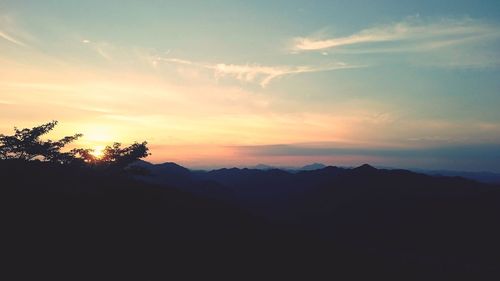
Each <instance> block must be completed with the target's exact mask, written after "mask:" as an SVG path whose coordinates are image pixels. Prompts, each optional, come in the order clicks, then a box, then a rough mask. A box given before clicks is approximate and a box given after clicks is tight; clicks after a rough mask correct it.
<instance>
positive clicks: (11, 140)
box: [0, 121, 150, 168]
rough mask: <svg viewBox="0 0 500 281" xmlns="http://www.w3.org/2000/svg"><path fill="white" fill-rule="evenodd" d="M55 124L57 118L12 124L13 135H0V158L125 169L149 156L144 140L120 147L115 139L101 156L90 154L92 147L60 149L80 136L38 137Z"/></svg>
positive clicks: (51, 128)
mask: <svg viewBox="0 0 500 281" xmlns="http://www.w3.org/2000/svg"><path fill="white" fill-rule="evenodd" d="M57 123H58V122H57V121H51V122H48V123H46V124H43V125H40V126H36V127H33V128H31V129H28V128H24V129H18V128H16V127H14V134H13V135H4V134H0V159H3V160H6V159H17V160H24V161H31V160H40V161H49V162H56V163H61V164H75V163H76V164H84V165H92V166H96V165H99V166H104V167H115V168H125V167H127V166H128V165H129V164H131V163H133V162H134V161H137V160H139V159H141V158H144V157H147V156H148V155H150V153H149V152H148V151H149V149H148V147H147V142H142V143H138V142H135V143H133V144H132V145H130V146H127V147H122V146H121V143H118V142H116V143H114V144H113V145H112V146H107V147H106V148H105V149H104V153H103V156H102V157H101V158H97V157H96V156H95V155H93V154H92V152H93V150H92V149H88V148H74V149H72V150H69V151H65V152H64V151H62V150H63V148H64V147H65V146H66V145H67V144H69V143H71V142H74V141H75V140H77V139H79V138H80V137H82V136H83V135H82V134H75V135H73V136H66V137H64V138H62V139H60V140H57V141H53V140H50V139H49V140H42V139H41V137H42V136H44V135H46V134H47V133H49V132H50V131H51V130H53V129H54V127H55V126H56V125H57Z"/></svg>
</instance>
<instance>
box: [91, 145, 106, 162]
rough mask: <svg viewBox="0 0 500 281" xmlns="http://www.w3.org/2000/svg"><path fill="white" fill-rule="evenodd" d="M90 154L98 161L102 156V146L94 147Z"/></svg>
mask: <svg viewBox="0 0 500 281" xmlns="http://www.w3.org/2000/svg"><path fill="white" fill-rule="evenodd" d="M91 154H92V155H93V156H94V157H95V158H97V159H100V158H102V157H103V156H104V146H101V145H100V146H96V147H94V149H93V151H92V152H91Z"/></svg>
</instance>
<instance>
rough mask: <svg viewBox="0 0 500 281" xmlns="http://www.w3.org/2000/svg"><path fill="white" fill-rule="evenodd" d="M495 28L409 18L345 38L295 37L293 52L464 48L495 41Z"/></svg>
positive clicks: (498, 34)
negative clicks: (381, 46)
mask: <svg viewBox="0 0 500 281" xmlns="http://www.w3.org/2000/svg"><path fill="white" fill-rule="evenodd" d="M499 37H500V31H499V28H498V26H497V25H494V24H491V23H484V22H481V21H478V20H473V19H469V18H465V19H443V20H440V21H437V22H428V21H423V20H421V19H420V18H419V17H411V18H408V19H406V20H404V21H401V22H398V23H391V24H385V25H378V26H374V27H371V28H366V29H363V30H361V31H359V32H356V33H354V34H351V35H349V36H344V37H333V38H328V39H321V38H314V37H298V38H295V39H294V44H293V47H292V49H293V50H294V51H320V50H326V49H336V48H340V47H347V46H357V45H365V44H370V43H384V42H399V43H402V42H406V43H413V44H423V43H432V44H434V46H435V47H440V45H441V46H447V45H450V44H463V43H465V42H467V41H469V40H471V39H481V40H485V39H498V38H499Z"/></svg>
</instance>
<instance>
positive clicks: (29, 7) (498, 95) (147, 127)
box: [0, 0, 500, 172]
mask: <svg viewBox="0 0 500 281" xmlns="http://www.w3.org/2000/svg"><path fill="white" fill-rule="evenodd" d="M375 2H376V3H375ZM499 77H500V2H499V1H495V0H493V1H457V0H453V1H425V0H423V1H388V0H382V1H352V0H351V1H292V0H287V1H186V0H184V1H153V0H150V1H129V0H122V1H103V0H98V1H96V0H88V1H74V0H67V1H51V0H46V1H25V0H15V1H10V0H0V133H4V134H9V133H12V130H13V127H14V126H17V127H21V128H24V127H33V126H36V125H39V124H42V123H46V122H48V121H51V120H58V121H59V125H58V126H57V127H56V129H55V130H54V132H53V133H51V135H50V136H49V137H51V138H57V137H61V136H65V135H71V134H74V133H83V134H84V137H82V138H81V139H80V140H79V141H78V142H77V143H75V144H74V145H75V146H80V147H89V148H93V149H96V150H100V149H102V148H103V147H105V146H106V145H109V144H112V143H113V142H121V143H123V144H130V143H132V142H134V141H144V140H146V141H148V144H149V147H150V149H151V152H152V155H151V156H150V157H149V158H148V159H147V160H148V161H151V162H154V163H161V162H166V161H169V162H176V163H179V164H181V165H185V166H187V167H192V168H211V167H228V166H251V165H256V164H259V163H264V164H269V165H282V166H283V165H286V166H293V165H305V164H308V163H312V162H322V163H325V164H329V165H337V166H356V165H360V164H363V163H370V164H372V165H376V166H385V167H400V168H424V169H449V170H464V171H494V172H500V165H499V164H500V110H499V108H500V79H499Z"/></svg>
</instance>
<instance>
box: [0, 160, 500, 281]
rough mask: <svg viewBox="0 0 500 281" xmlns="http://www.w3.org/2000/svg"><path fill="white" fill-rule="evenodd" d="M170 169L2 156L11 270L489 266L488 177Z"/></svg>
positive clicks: (431, 274) (493, 240)
mask: <svg viewBox="0 0 500 281" xmlns="http://www.w3.org/2000/svg"><path fill="white" fill-rule="evenodd" d="M170 166H172V165H170ZM174 168H175V169H176V170H175V172H172V170H170V172H172V174H171V175H170V176H166V177H164V178H162V181H161V182H162V184H161V185H160V184H157V185H154V184H147V183H144V182H138V181H136V180H133V179H131V178H130V177H129V176H127V175H125V174H122V173H118V172H110V171H99V170H93V169H88V168H73V167H68V166H60V165H53V164H47V163H41V162H17V161H2V162H0V177H1V180H2V188H1V200H2V206H3V209H4V211H3V215H4V218H3V219H2V232H3V233H4V235H5V236H4V238H3V242H4V246H5V247H3V248H4V249H5V251H3V253H4V254H3V255H4V256H5V257H6V258H7V260H8V263H7V264H6V265H7V267H8V268H11V269H13V270H14V271H15V272H16V274H17V276H18V277H19V279H26V278H23V277H26V276H28V275H30V276H35V277H38V278H42V277H44V276H47V274H50V276H59V277H64V278H65V279H69V280H74V279H85V280H89V279H101V280H102V279H106V280H113V279H134V280H152V279H162V280H163V279H174V280H178V279H180V278H184V279H193V278H197V279H209V278H210V279H211V278H214V277H215V278H216V277H225V278H229V279H232V280H242V279H251V280H256V279H264V280H268V279H278V280H283V279H287V278H299V279H302V280H317V279H321V278H324V279H328V280H330V279H332V278H333V277H341V278H342V280H345V279H358V280H360V279H361V280H366V279H367V278H369V279H380V278H384V277H385V278H389V277H397V278H403V279H404V280H431V279H435V280H446V278H457V277H459V278H468V279H470V280H481V279H489V278H492V279H495V277H496V276H497V275H496V274H497V273H498V272H497V269H498V266H497V265H498V264H499V262H500V254H499V253H500V242H499V239H498V237H500V227H499V223H498V221H499V220H498V218H499V217H500V204H499V203H500V193H499V190H500V189H498V187H495V186H488V185H483V184H478V183H475V182H471V181H467V180H463V179H459V178H434V177H429V176H423V175H419V174H414V173H409V172H405V171H383V170H376V169H373V168H371V167H369V166H363V167H361V168H359V169H354V170H342V169H340V170H339V168H332V167H327V168H325V169H322V170H316V171H308V172H304V173H298V174H293V175H292V174H289V173H286V172H283V171H263V172H257V171H253V170H250V171H248V170H246V171H242V170H238V169H236V170H227V169H226V170H221V171H215V172H212V173H211V174H210V173H208V174H205V173H202V174H200V173H199V172H196V173H194V172H191V171H189V170H184V169H179V168H178V167H174ZM262 173H264V174H262ZM152 176H154V175H152ZM168 179H172V183H168ZM252 188H254V189H253V191H251V190H252ZM242 189H244V190H242ZM249 189H250V190H249ZM188 191H189V192H188ZM197 191H199V192H197ZM259 206H261V207H262V209H263V210H265V211H262V212H255V210H258V209H259ZM272 206H275V207H276V208H273V207H272Z"/></svg>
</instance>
